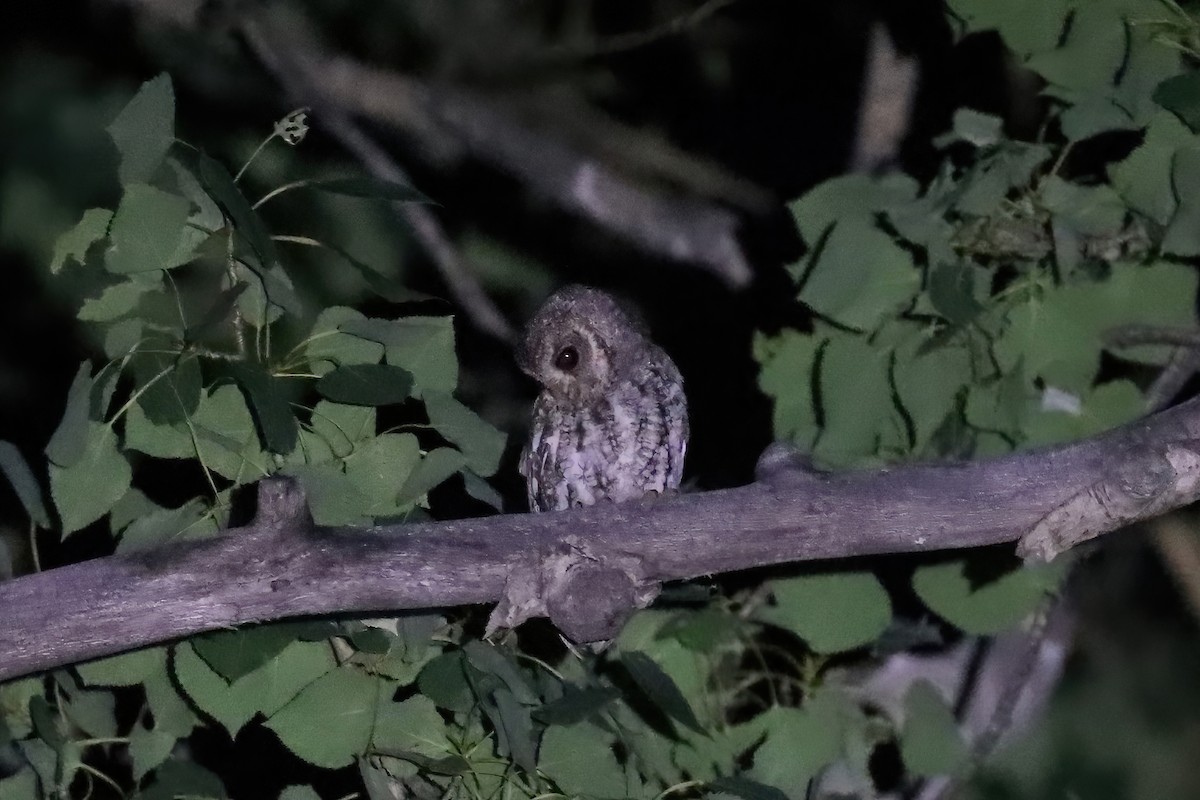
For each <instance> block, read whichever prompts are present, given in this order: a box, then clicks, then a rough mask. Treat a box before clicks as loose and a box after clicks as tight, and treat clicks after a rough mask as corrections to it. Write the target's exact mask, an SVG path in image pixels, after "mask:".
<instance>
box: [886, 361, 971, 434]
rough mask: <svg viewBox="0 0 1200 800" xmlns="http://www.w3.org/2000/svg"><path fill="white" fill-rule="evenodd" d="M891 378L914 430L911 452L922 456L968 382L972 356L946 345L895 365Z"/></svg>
mask: <svg viewBox="0 0 1200 800" xmlns="http://www.w3.org/2000/svg"><path fill="white" fill-rule="evenodd" d="M892 376H893V379H894V381H895V386H896V395H897V397H898V398H899V400H900V403H901V405H902V406H903V407H904V411H905V413H907V414H908V418H909V420H910V421H911V422H912V426H913V439H914V441H913V451H914V452H916V453H921V452H923V451H924V449H925V447H926V446H927V445H929V443H930V442H931V441H932V440H933V437H934V436H935V434H936V433H937V431H938V429H939V428H940V427H941V425H942V424H943V423H944V422H945V420H946V418H947V416H949V415H950V414H953V413H956V409H957V404H958V400H959V397H960V396H961V394H962V393H963V392H964V390H965V389H966V386H967V384H968V383H969V382H970V381H971V356H970V353H969V352H968V351H967V349H966V348H965V347H959V346H956V345H951V344H947V345H944V346H941V347H935V348H933V349H931V350H929V351H928V352H926V353H923V354H921V355H916V356H912V357H911V358H908V359H906V360H902V361H898V362H897V364H896V367H895V369H894V370H892Z"/></svg>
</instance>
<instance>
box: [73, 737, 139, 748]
mask: <svg viewBox="0 0 1200 800" xmlns="http://www.w3.org/2000/svg"><path fill="white" fill-rule="evenodd" d="M75 744H77V745H79V746H80V747H92V746H93V745H97V744H129V737H128V736H105V737H102V738H97V739H76V740H75Z"/></svg>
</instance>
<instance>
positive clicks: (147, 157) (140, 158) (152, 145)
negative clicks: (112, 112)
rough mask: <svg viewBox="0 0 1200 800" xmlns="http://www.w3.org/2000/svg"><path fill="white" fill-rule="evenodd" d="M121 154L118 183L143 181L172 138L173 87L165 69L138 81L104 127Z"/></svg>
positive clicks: (173, 133)
mask: <svg viewBox="0 0 1200 800" xmlns="http://www.w3.org/2000/svg"><path fill="white" fill-rule="evenodd" d="M108 135H109V136H111V137H112V140H113V143H114V144H115V145H116V146H117V150H118V151H119V152H120V153H121V166H120V168H119V169H118V170H117V174H118V175H119V176H120V179H121V183H122V184H124V185H126V186H128V185H129V184H132V183H145V182H146V181H149V180H150V178H151V177H153V175H154V173H155V171H156V170H157V169H158V165H159V164H161V163H162V160H163V157H164V156H166V154H167V151H168V150H169V149H170V148H171V144H172V142H174V140H175V90H174V88H173V87H172V86H171V76H169V75H167V74H166V73H165V72H164V73H163V74H161V75H159V76H157V77H155V78H151V79H150V80H148V81H146V82H145V83H143V84H142V88H140V89H138V93H137V94H135V95H134V96H133V99H132V100H130V101H129V104H128V105H126V106H125V108H123V109H122V110H121V113H120V114H118V115H117V118H116V119H114V120H113V121H112V124H110V125H109V126H108Z"/></svg>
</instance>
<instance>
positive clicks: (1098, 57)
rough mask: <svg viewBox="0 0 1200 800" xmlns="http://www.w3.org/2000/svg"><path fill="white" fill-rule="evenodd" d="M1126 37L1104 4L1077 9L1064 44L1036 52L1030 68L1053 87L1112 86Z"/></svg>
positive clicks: (1116, 15) (1119, 19) (1114, 14)
mask: <svg viewBox="0 0 1200 800" xmlns="http://www.w3.org/2000/svg"><path fill="white" fill-rule="evenodd" d="M1126 37H1127V34H1126V29H1125V23H1124V20H1123V18H1122V17H1121V15H1120V14H1119V13H1118V12H1117V11H1116V10H1115V9H1112V8H1110V7H1105V5H1104V4H1101V3H1095V4H1088V5H1084V6H1081V7H1079V8H1078V9H1077V12H1076V14H1075V15H1074V17H1073V19H1072V21H1071V26H1070V28H1069V29H1068V31H1067V37H1066V41H1065V42H1064V43H1063V45H1062V46H1061V47H1058V48H1056V49H1054V50H1051V51H1047V52H1043V53H1038V54H1036V55H1034V56H1033V57H1032V58H1030V59H1029V61H1028V66H1029V68H1030V69H1032V70H1034V71H1035V72H1037V73H1038V74H1040V75H1041V76H1042V77H1043V78H1045V79H1046V80H1047V81H1048V82H1049V83H1051V84H1054V85H1056V86H1061V87H1065V88H1068V89H1075V90H1079V91H1083V90H1088V89H1100V90H1103V89H1106V88H1108V87H1109V86H1111V85H1112V82H1113V79H1114V78H1115V77H1116V75H1117V71H1118V70H1119V69H1120V68H1121V66H1122V64H1123V63H1124V61H1125V57H1126V45H1127V40H1126Z"/></svg>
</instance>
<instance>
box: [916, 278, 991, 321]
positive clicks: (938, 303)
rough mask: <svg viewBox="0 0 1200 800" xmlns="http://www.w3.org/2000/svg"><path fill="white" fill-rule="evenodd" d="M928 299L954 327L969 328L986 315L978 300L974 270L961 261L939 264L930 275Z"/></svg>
mask: <svg viewBox="0 0 1200 800" xmlns="http://www.w3.org/2000/svg"><path fill="white" fill-rule="evenodd" d="M928 291H929V300H930V302H932V303H933V307H934V309H935V310H936V311H937V312H938V313H939V314H941V315H942V316H943V317H945V318H946V319H947V321H949V322H952V323H954V324H955V325H966V324H967V323H969V322H970V321H971V320H973V319H975V317H977V316H979V314H980V313H982V312H983V306H982V305H981V304H980V303H979V301H978V300H976V299H975V268H974V267H972V266H971V265H969V264H964V263H962V262H953V263H944V264H938V265H937V266H936V267H934V268H933V270H932V271H931V272H930V274H929V289H928Z"/></svg>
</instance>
